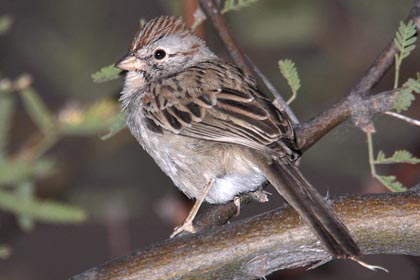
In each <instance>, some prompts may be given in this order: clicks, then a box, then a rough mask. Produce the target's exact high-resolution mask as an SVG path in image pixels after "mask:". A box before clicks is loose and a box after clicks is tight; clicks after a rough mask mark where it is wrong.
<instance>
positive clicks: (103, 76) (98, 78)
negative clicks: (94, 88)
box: [92, 64, 121, 83]
mask: <svg viewBox="0 0 420 280" xmlns="http://www.w3.org/2000/svg"><path fill="white" fill-rule="evenodd" d="M120 74H121V70H120V69H118V68H116V67H115V66H114V64H112V65H108V66H105V67H102V68H101V69H100V70H99V71H97V72H95V73H93V74H92V80H93V81H94V82H95V83H104V82H108V81H112V80H115V79H118V77H119V75H120Z"/></svg>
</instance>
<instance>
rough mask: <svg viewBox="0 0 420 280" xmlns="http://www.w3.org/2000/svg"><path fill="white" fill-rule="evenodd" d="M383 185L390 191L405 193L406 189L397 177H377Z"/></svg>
mask: <svg viewBox="0 0 420 280" xmlns="http://www.w3.org/2000/svg"><path fill="white" fill-rule="evenodd" d="M376 178H377V179H378V180H379V181H380V182H381V183H382V184H384V185H385V186H386V187H387V188H388V189H389V190H390V191H393V192H405V191H406V190H407V188H406V187H404V186H403V184H401V183H400V182H398V181H397V180H396V177H395V176H379V175H378V176H377V177H376Z"/></svg>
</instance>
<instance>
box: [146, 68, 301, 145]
mask: <svg viewBox="0 0 420 280" xmlns="http://www.w3.org/2000/svg"><path fill="white" fill-rule="evenodd" d="M218 63H219V64H220V63H221V62H220V61H219V62H218ZM202 64H207V65H200V69H199V71H197V69H194V68H190V69H187V70H185V71H184V72H181V73H179V74H177V75H175V76H173V77H171V78H170V79H164V80H161V81H160V83H156V84H152V85H151V89H150V90H149V91H148V92H147V93H146V96H145V97H144V100H145V102H144V103H145V106H144V110H145V111H146V112H145V115H146V116H147V117H149V118H151V119H152V120H153V121H154V122H155V123H156V124H157V125H159V126H161V127H162V128H163V129H166V130H169V131H171V132H173V133H176V134H180V135H185V136H188V137H194V138H200V139H205V140H211V141H217V142H225V143H232V144H239V145H244V146H247V147H250V148H253V149H257V150H261V151H264V152H271V153H274V152H275V153H279V152H280V153H284V152H285V151H284V149H281V148H282V146H281V145H280V146H279V145H276V143H277V142H278V141H279V140H280V139H288V140H289V141H290V143H292V142H293V141H294V134H293V129H292V127H291V125H290V123H289V122H288V121H287V119H286V118H284V117H283V116H282V114H281V113H280V112H278V111H277V110H275V109H274V107H273V105H272V104H271V103H269V102H268V101H267V99H265V98H261V96H262V94H261V93H259V92H258V90H257V89H256V85H255V82H254V81H253V80H252V79H251V78H249V77H248V76H246V75H245V74H244V73H243V72H242V71H240V70H239V69H238V68H236V67H235V66H232V65H230V64H226V63H223V65H224V66H223V68H224V69H226V71H227V72H226V75H225V77H224V78H223V79H220V69H217V70H215V69H214V68H215V67H217V65H215V63H214V62H206V63H202ZM216 76H217V77H216ZM188 81H193V82H188ZM174 85H175V86H174ZM180 89H182V91H180ZM157 92H159V96H157V94H156V93H157ZM149 95H150V96H149ZM146 101H147V102H146ZM276 147H277V149H276Z"/></svg>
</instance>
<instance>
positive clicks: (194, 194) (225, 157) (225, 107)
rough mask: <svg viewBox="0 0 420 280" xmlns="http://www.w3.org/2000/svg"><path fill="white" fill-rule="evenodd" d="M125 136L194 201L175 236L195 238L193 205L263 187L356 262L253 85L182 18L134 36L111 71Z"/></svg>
mask: <svg viewBox="0 0 420 280" xmlns="http://www.w3.org/2000/svg"><path fill="white" fill-rule="evenodd" d="M116 67H118V68H120V69H122V70H125V71H126V75H125V81H124V88H123V90H122V93H121V98H120V100H121V103H122V110H123V111H124V112H125V115H126V120H127V125H128V128H129V129H130V131H131V133H132V135H133V136H134V137H135V138H136V139H137V141H138V142H139V143H140V145H141V146H142V147H143V149H144V150H145V151H146V152H147V153H148V154H149V155H150V156H151V157H152V158H153V159H154V161H155V162H156V164H157V165H158V166H159V167H160V168H161V169H162V171H163V172H164V173H165V174H166V175H168V176H169V177H170V178H171V179H172V181H173V183H174V184H175V186H177V187H178V188H179V189H180V190H181V191H182V192H184V193H185V194H186V195H187V196H188V197H189V198H192V199H195V200H196V202H195V204H194V206H193V208H192V210H191V211H190V214H189V215H188V217H187V218H186V220H185V222H184V223H183V224H182V225H181V226H180V227H178V228H177V229H176V230H175V232H174V235H176V234H178V233H179V232H181V231H184V230H186V231H190V232H194V226H193V220H194V217H195V215H196V214H197V212H198V210H199V208H200V206H201V204H202V203H203V202H204V201H206V202H208V203H212V204H223V203H227V202H229V201H231V200H233V199H234V198H235V197H237V196H238V195H240V194H241V193H246V192H252V191H255V190H257V189H258V187H259V186H261V185H262V184H263V183H264V182H266V181H268V182H269V183H270V184H271V185H272V186H274V188H275V189H276V190H277V191H278V192H279V193H280V194H281V195H282V196H283V197H284V199H285V200H286V201H287V202H288V203H289V204H290V205H291V206H292V207H293V208H294V209H295V210H296V211H297V212H298V213H299V214H300V216H301V217H302V218H303V220H304V221H305V222H306V223H307V224H308V225H309V226H310V227H311V229H312V231H313V232H314V233H315V234H316V235H317V236H318V238H319V240H320V241H321V242H322V243H323V245H324V246H325V248H326V249H327V250H328V251H329V252H330V254H331V255H332V256H333V257H336V258H353V257H356V256H359V255H360V250H359V247H358V245H357V242H356V240H355V238H354V237H353V236H352V234H351V233H350V231H349V230H348V229H347V227H346V226H345V225H344V224H343V222H342V221H341V220H340V219H339V218H338V217H337V215H336V214H335V213H334V211H333V210H332V208H331V207H330V205H329V204H328V203H327V202H326V201H325V200H324V198H323V197H322V196H321V195H320V194H319V192H318V191H317V190H316V189H315V188H314V187H313V186H312V185H311V184H310V183H309V182H308V181H307V180H306V179H305V178H304V176H303V175H302V173H301V172H300V171H299V169H298V168H297V167H296V164H295V161H296V160H297V159H298V158H299V157H300V155H301V153H300V151H299V149H298V147H297V144H296V135H295V131H294V128H293V126H292V123H291V121H290V120H289V119H288V117H287V116H286V115H285V114H284V113H283V112H281V111H279V110H278V109H277V108H276V107H275V106H274V105H273V104H272V101H271V100H270V99H269V98H268V97H267V96H265V95H264V94H263V93H262V92H261V91H260V90H259V89H258V86H257V83H256V81H255V79H254V78H253V77H251V76H250V75H249V74H247V73H245V72H244V71H242V70H241V69H240V68H238V67H237V66H235V65H233V64H231V63H228V62H225V61H223V60H221V59H219V58H218V57H217V56H216V55H215V54H214V53H213V52H212V51H211V50H210V49H209V48H208V47H207V46H206V44H205V42H204V41H203V40H202V39H200V38H198V37H197V36H196V35H194V33H193V32H192V31H191V30H190V29H189V28H188V27H187V26H186V24H185V23H184V22H183V21H182V20H181V19H180V18H176V17H171V16H161V17H157V18H155V19H152V20H150V21H149V22H148V23H146V25H145V26H144V27H143V28H141V29H140V30H139V31H138V32H137V33H136V35H135V36H134V39H133V41H132V43H131V45H130V48H129V51H128V53H127V54H126V55H125V56H124V57H123V58H122V59H121V60H119V61H118V62H117V63H116Z"/></svg>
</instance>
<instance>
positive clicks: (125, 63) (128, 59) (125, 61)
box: [115, 53, 145, 71]
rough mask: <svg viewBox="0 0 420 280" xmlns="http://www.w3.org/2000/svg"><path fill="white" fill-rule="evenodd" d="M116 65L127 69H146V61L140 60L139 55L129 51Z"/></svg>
mask: <svg viewBox="0 0 420 280" xmlns="http://www.w3.org/2000/svg"><path fill="white" fill-rule="evenodd" d="M115 67H117V68H120V69H121V70H126V71H134V70H141V71H144V67H145V64H144V62H142V61H140V60H139V59H138V58H137V57H135V56H134V55H133V54H132V53H128V54H126V55H125V56H124V57H123V58H121V59H120V60H118V61H117V63H115Z"/></svg>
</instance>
